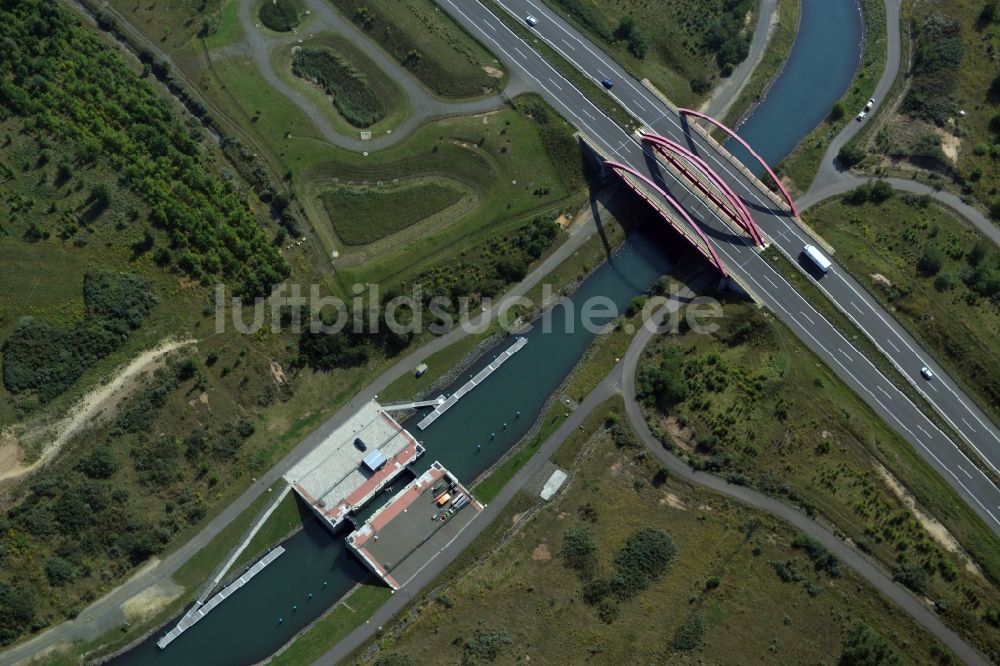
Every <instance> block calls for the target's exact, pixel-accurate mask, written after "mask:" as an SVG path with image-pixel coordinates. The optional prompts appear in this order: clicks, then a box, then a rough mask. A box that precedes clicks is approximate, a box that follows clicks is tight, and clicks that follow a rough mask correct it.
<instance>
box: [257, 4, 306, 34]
mask: <svg viewBox="0 0 1000 666" xmlns="http://www.w3.org/2000/svg"><path fill="white" fill-rule="evenodd" d="M301 14H302V11H301V8H300V7H299V3H298V2H296V1H295V0H269V1H268V2H265V3H264V4H263V5H262V6H261V8H260V22H261V23H263V24H264V25H266V26H267V27H268V28H270V29H271V30H274V31H275V32H291V30H292V29H293V28H295V26H297V25H298V24H299V17H300V16H301Z"/></svg>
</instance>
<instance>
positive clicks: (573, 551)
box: [559, 527, 597, 575]
mask: <svg viewBox="0 0 1000 666" xmlns="http://www.w3.org/2000/svg"><path fill="white" fill-rule="evenodd" d="M559 555H560V556H561V557H562V559H563V563H564V564H565V565H566V566H567V567H569V568H570V569H575V570H576V571H577V573H579V574H580V575H587V574H589V573H590V572H591V571H592V569H593V567H594V564H595V561H596V555H597V542H596V541H594V535H593V534H592V533H591V531H590V530H589V529H587V528H586V527H571V528H569V529H568V530H566V533H565V535H564V536H563V546H562V549H561V550H560V551H559Z"/></svg>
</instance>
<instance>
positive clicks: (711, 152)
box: [447, 0, 1000, 524]
mask: <svg viewBox="0 0 1000 666" xmlns="http://www.w3.org/2000/svg"><path fill="white" fill-rule="evenodd" d="M447 2H448V4H450V5H451V6H452V7H453V8H454V9H455V10H456V11H457V12H458V13H459V14H461V15H462V16H463V17H464V18H465V19H466V20H467V21H469V22H470V23H473V22H472V21H470V20H469V17H468V15H467V14H465V12H463V11H462V10H461V9H459V8H458V7H457V6H456V5H455V4H454V2H452V0H447ZM508 11H509V10H508ZM508 32H510V31H509V29H508ZM511 36H513V37H515V38H516V39H518V40H519V41H521V43H522V44H523V43H524V41H523V40H521V39H520V37H518V36H517V35H514V34H513V33H511ZM486 37H487V38H489V37H488V35H486ZM490 41H492V42H493V43H494V44H496V45H497V47H498V48H499V49H500V50H501V51H502V52H503V53H504V54H506V55H507V56H508V58H509V57H510V54H508V53H507V52H506V50H504V49H503V47H502V46H500V45H499V44H498V43H497V42H496V40H493V39H490ZM536 55H538V54H537V53H536ZM539 57H541V56H539ZM542 62H544V63H545V64H546V65H548V63H547V62H545V61H544V59H542ZM574 64H576V63H575V62H574ZM549 69H552V67H551V65H549ZM526 73H527V74H528V76H530V77H531V78H532V79H534V80H535V81H536V82H537V83H538V84H539V86H541V87H542V88H543V89H545V90H546V92H548V93H549V94H550V95H552V92H551V91H550V90H548V89H547V88H545V86H544V84H542V83H541V82H540V81H538V79H537V78H536V77H535V76H534V75H532V74H531V73H530V72H526ZM557 75H559V77H560V78H562V79H563V80H564V81H566V79H565V77H562V75H560V74H558V72H557ZM566 83H567V85H571V84H569V82H568V81H566ZM571 87H572V86H571ZM633 87H634V86H633ZM574 89H575V88H574ZM577 93H579V91H578V90H577ZM581 96H582V97H583V99H584V101H585V102H587V103H589V105H590V106H593V107H594V109H595V110H597V111H598V112H599V113H600V114H601V115H602V116H605V117H606V118H607V116H606V114H604V113H603V111H601V110H600V109H598V108H597V107H596V106H595V105H594V104H593V102H591V101H590V99H589V98H587V97H586V96H585V95H582V93H581ZM553 97H555V96H554V95H553ZM556 101H557V102H558V103H559V105H560V106H562V107H563V108H565V109H566V110H567V112H568V114H569V115H570V116H572V117H575V118H577V119H578V120H579V116H577V115H576V114H575V113H574V112H573V110H571V109H570V108H569V107H568V106H567V105H566V104H565V103H564V102H562V100H560V99H558V98H557V97H556ZM663 117H667V118H668V120H670V122H672V123H673V124H674V125H676V126H677V127H678V129H681V128H680V124H679V123H678V122H677V121H676V120H675V119H674V118H673V117H672V116H667V114H664V116H663ZM608 119H609V120H610V118H608ZM580 122H581V124H582V125H583V126H584V127H586V128H587V129H588V130H589V131H590V132H591V133H592V135H593V136H594V138H595V140H598V141H601V142H602V143H603V144H604V145H605V146H608V147H609V148H610V145H609V144H608V142H607V141H606V140H605V139H604V137H603V136H600V135H597V134H596V133H594V132H593V129H592V128H590V126H589V125H587V124H586V123H585V122H582V121H580ZM616 127H617V125H616ZM617 129H619V130H620V128H617ZM623 133H624V132H623ZM636 143H638V142H636ZM702 148H703V150H704V151H705V152H706V154H707V155H708V156H709V157H711V158H712V159H713V161H715V162H716V163H717V164H719V165H720V166H722V168H723V169H724V170H725V171H726V172H727V173H728V174H729V175H730V176H732V177H733V179H734V180H735V181H736V183H737V184H738V185H740V186H741V187H742V189H744V190H746V191H747V192H749V193H750V194H752V195H753V197H754V198H755V199H756V200H757V201H758V202H760V203H761V204H762V205H763V201H761V199H760V198H759V197H758V196H757V192H756V187H755V186H752V184H748V183H747V182H745V181H744V180H743V179H741V178H737V177H735V175H734V174H733V173H732V172H731V171H730V170H729V169H728V167H726V166H725V165H723V164H722V163H721V162H720V160H721V154H719V153H717V152H716V151H715V150H709V149H707V148H705V147H704V146H702ZM619 149H620V148H619ZM765 208H769V206H766V205H765ZM769 213H770V215H772V216H773V217H775V218H777V219H778V220H779V221H780V222H781V223H782V224H783V225H785V226H787V227H788V228H789V230H790V231H791V232H792V234H793V235H795V236H796V237H798V234H797V229H795V228H792V227H790V226H789V222H788V220H787V219H785V218H784V217H781V216H778V215H777V214H775V213H773V212H770V211H769ZM715 217H718V215H715ZM720 249H721V251H722V253H723V254H725V255H726V257H727V258H728V259H730V261H732V260H733V255H732V254H731V253H730V252H729V251H728V248H726V247H725V246H722V247H720ZM779 249H782V251H783V252H784V250H783V248H781V246H780V245H779ZM786 254H787V252H786ZM754 258H757V259H760V261H761V264H762V265H763V267H765V268H766V269H767V270H770V271H771V272H774V274H775V276H776V277H778V279H780V280H781V281H782V282H784V283H785V286H786V287H787V288H788V290H789V293H791V294H793V295H794V296H797V297H798V298H799V299H800V300H802V301H803V303H805V305H806V306H807V307H808V308H810V309H811V310H813V312H814V313H816V315H817V316H820V315H819V313H818V312H816V310H815V308H813V307H812V305H811V304H810V303H808V302H807V301H805V299H804V298H802V296H801V294H798V292H796V291H795V290H794V288H793V287H792V286H791V284H789V283H788V281H787V280H785V278H784V277H783V276H781V275H780V274H779V273H777V272H776V271H774V269H773V267H771V266H770V264H768V263H767V262H765V261H764V260H763V258H761V257H760V256H759V255H756V253H754V254H752V255H751V256H750V258H749V259H748V260H747V263H749V262H750V261H753V259H754ZM763 275H765V276H766V275H767V273H764V274H763ZM746 277H747V279H748V281H750V282H753V283H754V284H756V285H757V286H758V287H761V288H762V285H760V283H759V282H757V280H755V279H753V275H752V274H748V275H747V276H746ZM769 281H770V279H769ZM772 284H773V282H772ZM821 289H822V287H821ZM824 292H825V290H824ZM827 297H828V298H830V294H829V293H828V292H827ZM831 300H833V299H832V298H831ZM834 302H835V301H834ZM775 304H776V305H778V307H779V308H780V309H781V310H783V311H785V312H786V313H788V311H787V310H786V309H785V308H784V307H783V306H781V305H780V303H777V301H775ZM800 326H801V325H800ZM831 328H832V325H831ZM803 332H804V333H805V334H806V335H808V336H809V337H810V338H812V339H813V341H814V342H815V343H816V344H817V345H818V346H820V347H822V348H823V349H824V350H826V347H824V346H823V345H822V344H821V343H820V342H819V341H818V340H817V339H816V338H815V336H813V335H812V334H811V333H810V332H809V331H808V330H805V329H804V330H803ZM833 332H834V334H835V335H836V336H838V337H840V339H841V340H843V341H844V342H845V343H847V344H848V345H850V343H849V342H848V341H847V340H846V339H845V338H844V337H843V336H842V335H840V333H839V332H838V331H836V329H833ZM876 346H877V345H876ZM826 351H827V352H828V353H829V350H826ZM883 353H884V351H883ZM861 357H862V359H863V361H864V362H866V363H868V365H870V366H871V369H872V370H873V371H874V372H875V373H876V374H878V375H880V376H881V371H879V370H878V369H877V368H876V367H875V366H874V365H873V364H872V363H871V361H869V360H868V358H867V357H865V356H864V355H861ZM833 360H834V361H835V362H836V363H837V364H838V365H840V366H841V367H842V368H843V369H844V371H845V372H846V373H847V374H848V375H850V376H851V377H852V379H854V380H855V383H856V384H857V385H858V386H859V387H861V388H864V385H863V384H861V383H860V382H858V380H857V378H856V377H854V375H853V374H852V373H851V372H850V371H848V370H847V369H846V368H845V367H844V366H843V364H842V363H840V362H839V361H837V360H836V359H833ZM868 393H871V391H868ZM873 397H874V396H873ZM901 397H902V398H903V400H905V401H906V402H907V403H909V405H910V406H911V408H913V409H914V410H915V411H916V412H917V413H918V414H919V415H920V416H921V417H923V418H924V419H926V418H927V417H926V416H924V415H923V413H922V412H921V411H920V410H919V408H917V406H916V405H915V404H914V403H913V402H912V401H911V400H910V399H909V398H908V397H907V396H906V395H905V394H901ZM878 402H879V403H880V404H881V401H878ZM888 413H889V415H890V416H892V418H893V420H895V421H896V423H897V424H898V425H899V426H900V428H902V429H903V430H905V431H906V432H908V433H910V434H911V435H912V434H913V433H912V431H911V430H910V429H909V428H908V427H907V426H906V424H905V423H903V422H902V421H901V420H900V419H899V418H898V417H897V416H896V415H895V414H894V413H892V412H888ZM944 416H945V418H946V419H947V418H948V417H947V415H946V414H945V415H944ZM972 416H973V418H976V419H977V420H978V417H977V416H976V415H975V414H972ZM948 420H949V423H951V421H950V419H948ZM928 423H929V424H930V425H931V426H932V427H933V428H934V429H935V430H937V431H938V433H939V434H940V435H941V436H942V437H943V438H944V440H945V441H947V442H948V443H949V444H951V445H952V447H953V448H954V449H955V450H956V451H957V452H958V454H959V455H960V456H962V457H963V458H964V459H965V460H966V461H969V459H968V457H967V456H966V455H965V453H964V452H963V451H962V450H961V449H959V448H958V447H957V446H956V445H955V443H954V442H952V441H951V439H950V438H948V437H947V436H946V435H944V433H943V432H941V431H940V430H939V429H938V428H937V426H935V425H934V424H933V422H930V421H928ZM952 425H953V426H954V423H952ZM956 429H957V428H956ZM994 436H996V435H994ZM917 442H918V443H919V444H920V445H921V447H923V448H924V449H925V450H926V451H927V453H928V454H929V455H930V456H931V457H933V458H934V459H935V460H936V461H938V462H939V464H940V460H939V459H938V458H937V456H936V455H935V454H934V453H933V451H931V450H930V449H928V448H927V447H926V445H924V443H923V442H921V441H920V440H917ZM973 446H974V445H973ZM974 448H975V447H974ZM977 452H978V449H977ZM980 455H982V454H981V453H980ZM984 459H985V458H984ZM986 462H987V463H989V460H987V461H986ZM969 463H970V464H971V461H969ZM973 467H974V468H975V469H976V471H978V472H979V473H980V474H982V476H983V478H984V479H985V480H986V481H987V482H988V483H989V484H990V485H991V486H992V487H993V488H994V489H995V490H996V489H997V487H996V486H995V485H994V484H993V482H992V480H991V479H990V478H989V477H987V476H986V475H985V474H984V473H983V472H982V470H980V469H979V468H978V467H976V466H975V465H973ZM991 467H992V465H991ZM994 469H996V468H995V467H994ZM952 476H954V474H952ZM956 481H958V483H959V484H960V485H961V486H962V488H963V489H965V490H966V492H969V491H968V488H966V487H965V485H964V484H962V483H961V481H960V480H958V479H957V477H956ZM970 496H972V499H973V500H975V501H976V503H977V504H979V506H981V507H982V508H983V510H984V511H986V512H987V513H988V514H989V515H990V517H991V518H992V519H993V520H994V521H995V522H997V523H998V524H1000V520H997V518H996V516H994V515H993V514H992V512H990V511H989V510H988V509H986V507H985V506H983V504H982V502H980V501H979V499H978V498H976V497H975V496H974V495H971V493H970Z"/></svg>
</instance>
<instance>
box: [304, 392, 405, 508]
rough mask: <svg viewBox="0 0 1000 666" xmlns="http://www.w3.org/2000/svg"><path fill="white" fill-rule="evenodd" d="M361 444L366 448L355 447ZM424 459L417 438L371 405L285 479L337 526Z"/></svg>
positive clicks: (324, 442) (307, 457)
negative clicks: (408, 466)
mask: <svg viewBox="0 0 1000 666" xmlns="http://www.w3.org/2000/svg"><path fill="white" fill-rule="evenodd" d="M358 439H360V440H361V441H362V442H363V443H364V445H365V446H364V447H363V448H362V447H359V446H356V445H355V440H358ZM421 453H423V447H422V446H421V445H420V444H419V443H418V442H417V441H416V440H415V439H414V438H413V436H412V435H410V433H409V432H407V431H406V430H404V429H403V427H402V426H400V425H399V424H398V423H397V422H396V421H395V420H394V419H393V418H392V417H391V416H389V414H388V413H386V412H385V410H383V409H382V406H381V405H379V404H378V403H377V402H375V401H374V400H372V401H370V402H367V403H365V404H364V405H363V406H362V407H361V408H360V409H359V410H358V411H357V412H356V413H355V414H354V415H352V416H351V417H350V418H349V419H348V420H347V421H346V422H345V423H344V424H343V425H341V426H340V427H338V428H337V429H336V430H334V431H333V432H331V433H330V434H329V435H328V436H327V437H326V439H324V440H323V441H322V442H321V443H320V444H319V445H318V446H317V447H316V448H314V449H313V450H312V451H310V452H309V453H308V454H306V456H305V457H304V458H302V460H300V461H299V463H298V464H296V465H295V466H293V467H292V468H291V469H290V470H288V472H286V473H285V479H286V480H287V481H288V483H289V485H291V486H292V487H293V488H294V489H295V490H296V492H298V493H299V495H301V496H302V497H303V498H304V499H305V500H306V501H307V502H309V504H311V505H312V506H313V508H315V509H316V510H317V511H318V512H319V513H321V514H322V515H323V516H324V518H326V519H327V520H328V521H329V522H330V523H331V525H334V526H336V525H337V524H339V523H340V522H341V521H342V520H344V518H346V517H347V515H348V514H349V513H350V512H351V511H354V510H355V509H357V508H359V507H360V506H361V505H363V504H364V503H365V502H367V501H368V500H369V499H371V497H372V496H373V495H375V493H377V492H378V491H379V490H380V489H381V488H382V487H383V486H385V485H386V484H387V483H389V482H390V481H392V479H393V478H395V477H396V476H397V475H398V474H399V473H400V472H402V471H403V470H404V469H405V468H406V465H408V464H410V463H411V462H413V461H414V460H416V459H417V457H418V456H419V455H420V454H421Z"/></svg>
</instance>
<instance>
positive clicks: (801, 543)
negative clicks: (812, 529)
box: [792, 532, 841, 578]
mask: <svg viewBox="0 0 1000 666" xmlns="http://www.w3.org/2000/svg"><path fill="white" fill-rule="evenodd" d="M792 548H796V549H799V550H804V551H805V553H806V555H807V556H808V557H809V559H810V560H812V563H813V566H814V567H815V568H816V571H823V572H825V573H826V575H828V576H829V577H830V578H840V575H841V570H840V560H838V559H837V557H836V556H835V555H834V554H833V553H831V552H830V551H829V550H827V549H826V547H825V546H824V545H823V544H821V543H820V542H819V541H817V540H816V539H813V538H812V537H810V536H807V535H805V534H802V533H801V532H800V533H799V534H797V535H795V538H794V539H793V540H792Z"/></svg>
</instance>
